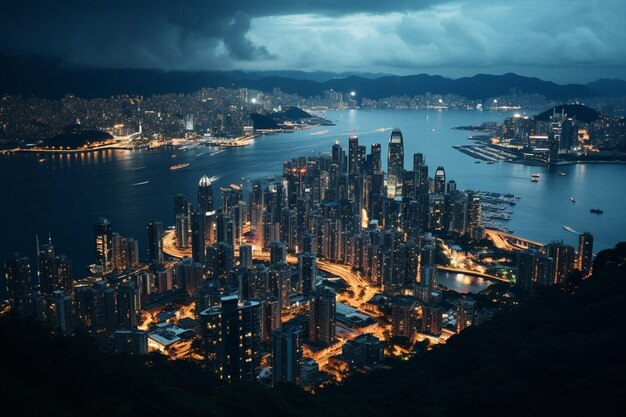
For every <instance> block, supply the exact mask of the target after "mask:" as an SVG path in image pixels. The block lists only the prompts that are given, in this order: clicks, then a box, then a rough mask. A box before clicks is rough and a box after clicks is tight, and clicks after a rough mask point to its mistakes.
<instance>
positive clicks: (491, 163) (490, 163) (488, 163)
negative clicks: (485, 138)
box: [487, 161, 495, 165]
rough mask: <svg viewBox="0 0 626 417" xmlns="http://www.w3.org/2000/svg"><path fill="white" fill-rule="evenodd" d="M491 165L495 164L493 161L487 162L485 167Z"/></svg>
mask: <svg viewBox="0 0 626 417" xmlns="http://www.w3.org/2000/svg"><path fill="white" fill-rule="evenodd" d="M493 164H495V162H493V161H487V165H493Z"/></svg>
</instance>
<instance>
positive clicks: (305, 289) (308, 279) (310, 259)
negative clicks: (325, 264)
mask: <svg viewBox="0 0 626 417" xmlns="http://www.w3.org/2000/svg"><path fill="white" fill-rule="evenodd" d="M316 261H317V257H316V256H315V255H313V254H312V253H303V254H301V255H299V256H298V278H299V279H298V284H299V287H300V292H301V293H302V294H303V295H309V294H312V293H313V292H315V284H316V282H315V281H316V277H317V267H316Z"/></svg>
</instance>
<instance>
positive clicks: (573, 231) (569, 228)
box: [563, 226, 578, 234]
mask: <svg viewBox="0 0 626 417" xmlns="http://www.w3.org/2000/svg"><path fill="white" fill-rule="evenodd" d="M563 229H565V230H567V231H568V232H572V233H576V234H578V233H577V232H576V230H574V229H572V228H571V227H569V226H563Z"/></svg>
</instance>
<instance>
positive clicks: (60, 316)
mask: <svg viewBox="0 0 626 417" xmlns="http://www.w3.org/2000/svg"><path fill="white" fill-rule="evenodd" d="M48 306H49V314H50V315H51V317H50V318H51V321H52V326H53V327H54V329H55V330H57V331H59V332H60V334H62V335H64V336H68V335H69V334H71V333H72V298H71V297H70V296H69V295H65V294H63V293H62V292H61V291H58V290H57V291H54V292H53V293H52V296H51V297H50V298H49V299H48Z"/></svg>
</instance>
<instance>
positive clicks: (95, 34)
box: [0, 0, 626, 81]
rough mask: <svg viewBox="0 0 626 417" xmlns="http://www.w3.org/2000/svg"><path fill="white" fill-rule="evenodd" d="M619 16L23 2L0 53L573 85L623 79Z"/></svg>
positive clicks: (538, 8) (357, 4)
mask: <svg viewBox="0 0 626 417" xmlns="http://www.w3.org/2000/svg"><path fill="white" fill-rule="evenodd" d="M625 15H626V2H625V1H623V0H604V1H599V0H552V1H550V2H546V1H544V0H525V1H521V2H519V1H518V2H502V1H501V0H424V1H407V0H317V1H312V0H291V1H285V0H229V1H225V0H217V1H215V0H180V1H174V0H169V1H164V0H151V1H150V0H137V1H121V0H110V1H108V2H91V1H85V0H83V1H77V0H59V1H46V2H44V1H40V0H24V1H14V2H12V3H10V4H8V5H5V6H4V8H3V13H2V14H0V51H9V52H15V53H31V54H39V55H46V56H51V57H56V58H59V59H61V60H62V61H64V62H66V63H68V64H78V65H93V66H99V67H122V68H125V67H143V68H163V69H232V68H238V69H248V70H257V69H301V70H331V71H382V72H392V73H418V72H431V73H441V74H444V75H451V76H460V75H471V74H473V73H476V72H490V71H491V72H505V71H514V72H520V73H523V74H528V75H537V76H542V75H543V74H551V76H552V75H553V74H557V75H558V76H559V77H560V78H561V80H562V81H565V80H569V81H573V80H575V79H581V78H585V77H589V74H597V75H595V77H596V78H597V77H598V76H613V77H623V72H624V69H625V68H626V29H625V28H624V25H623V24H622V20H623V16H625ZM567 74H569V77H570V78H567V77H568V75H567Z"/></svg>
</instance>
